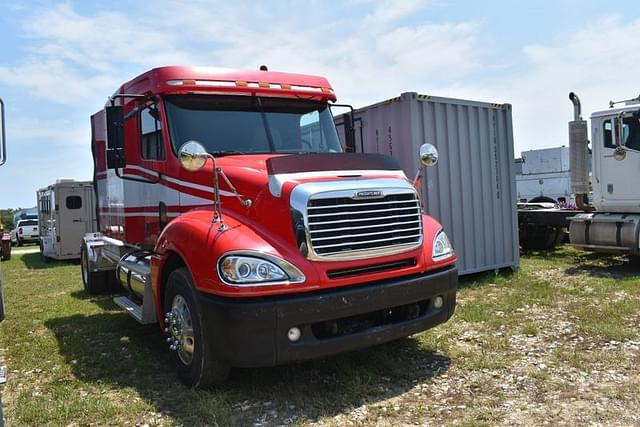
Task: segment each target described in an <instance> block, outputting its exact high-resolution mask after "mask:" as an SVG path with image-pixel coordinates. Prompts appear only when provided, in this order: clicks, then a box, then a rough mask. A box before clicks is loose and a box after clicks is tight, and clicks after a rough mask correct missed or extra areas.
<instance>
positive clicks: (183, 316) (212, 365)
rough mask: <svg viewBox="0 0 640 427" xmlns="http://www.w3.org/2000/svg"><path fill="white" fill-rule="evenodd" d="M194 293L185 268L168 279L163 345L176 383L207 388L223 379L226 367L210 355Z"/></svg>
mask: <svg viewBox="0 0 640 427" xmlns="http://www.w3.org/2000/svg"><path fill="white" fill-rule="evenodd" d="M194 289H195V286H194V284H193V279H192V278H191V274H190V273H189V271H188V270H187V269H186V268H178V269H176V270H174V271H173V272H171V274H170V275H169V278H168V280H167V288H166V292H165V297H164V312H165V313H166V314H165V327H166V330H167V331H168V334H169V337H168V338H167V342H168V343H169V344H170V348H171V350H174V351H175V353H176V354H175V358H174V361H175V364H176V370H177V371H178V377H179V378H180V380H181V381H182V382H183V383H184V384H185V385H187V386H189V387H210V386H213V385H217V384H221V383H222V382H224V380H226V379H227V377H228V376H229V366H228V365H227V364H226V363H224V362H222V361H220V360H217V359H216V358H215V356H214V354H213V351H212V349H213V348H214V345H215V340H214V337H211V336H210V335H209V334H207V330H206V325H204V324H203V322H202V313H201V311H200V307H199V305H198V302H197V301H196V298H195V294H194Z"/></svg>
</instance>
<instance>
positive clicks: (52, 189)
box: [37, 179, 96, 260]
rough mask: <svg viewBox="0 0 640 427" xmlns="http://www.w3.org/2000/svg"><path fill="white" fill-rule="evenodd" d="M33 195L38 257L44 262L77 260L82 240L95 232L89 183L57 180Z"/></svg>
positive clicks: (93, 205)
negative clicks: (35, 202)
mask: <svg viewBox="0 0 640 427" xmlns="http://www.w3.org/2000/svg"><path fill="white" fill-rule="evenodd" d="M37 195H38V218H39V224H40V254H41V255H42V256H43V258H44V259H47V258H53V259H58V260H63V259H74V258H80V243H81V242H82V237H83V236H84V235H85V234H87V233H92V232H94V231H95V230H96V210H95V196H94V192H93V183H92V182H91V181H74V180H72V179H59V180H57V181H56V183H55V184H52V185H49V186H47V187H45V188H42V189H40V190H38V192H37Z"/></svg>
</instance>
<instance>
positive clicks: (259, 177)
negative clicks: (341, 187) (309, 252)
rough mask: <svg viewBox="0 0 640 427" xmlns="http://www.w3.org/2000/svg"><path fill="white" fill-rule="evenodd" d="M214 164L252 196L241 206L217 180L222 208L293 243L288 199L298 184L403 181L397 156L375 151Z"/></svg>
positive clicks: (223, 160)
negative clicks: (246, 203) (378, 180)
mask: <svg viewBox="0 0 640 427" xmlns="http://www.w3.org/2000/svg"><path fill="white" fill-rule="evenodd" d="M218 166H219V167H220V168H221V169H222V170H223V171H224V173H225V174H226V176H227V177H228V178H229V181H230V182H231V183H232V184H233V186H234V187H235V188H236V190H237V192H238V193H239V194H241V195H242V197H244V198H245V199H250V200H251V207H249V208H246V207H244V206H242V205H241V204H240V203H239V202H238V200H237V199H236V198H235V197H234V196H233V191H232V189H231V187H229V185H228V184H227V183H225V182H224V180H223V179H221V183H220V188H221V190H222V196H223V197H222V201H223V204H224V206H225V209H233V210H234V211H235V212H236V213H237V214H238V215H241V216H242V217H245V218H246V219H247V221H248V222H254V224H255V226H256V227H257V228H263V229H264V230H265V232H269V231H271V232H273V231H274V230H277V232H278V233H279V234H280V236H281V237H286V238H287V239H286V240H288V241H290V242H291V243H293V242H295V237H294V235H293V231H292V230H293V227H292V225H291V206H290V201H289V198H290V194H291V191H293V189H294V188H295V187H296V186H298V185H299V184H303V183H308V182H319V181H344V180H363V179H364V180H366V179H377V178H396V179H400V180H403V181H406V180H407V177H406V176H405V174H404V172H403V171H402V170H401V169H400V166H399V165H398V163H397V161H396V160H395V159H393V158H391V157H389V156H384V155H379V154H356V153H326V154H293V155H238V156H225V157H222V158H220V159H219V160H218ZM265 237H266V236H265Z"/></svg>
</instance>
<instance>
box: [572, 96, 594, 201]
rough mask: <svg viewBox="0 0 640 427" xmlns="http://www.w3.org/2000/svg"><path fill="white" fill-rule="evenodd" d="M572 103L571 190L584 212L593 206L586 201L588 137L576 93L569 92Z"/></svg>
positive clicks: (587, 187)
mask: <svg viewBox="0 0 640 427" xmlns="http://www.w3.org/2000/svg"><path fill="white" fill-rule="evenodd" d="M569 100H571V102H572V103H573V121H570V122H569V168H570V169H571V191H572V192H573V193H574V194H575V195H576V205H577V207H578V208H579V209H582V210H583V211H585V212H592V211H594V210H595V208H594V207H593V206H592V205H590V204H588V203H586V202H585V199H586V195H587V193H588V192H589V139H588V133H587V121H586V120H582V108H581V105H580V98H578V95H576V94H575V93H573V92H571V93H569Z"/></svg>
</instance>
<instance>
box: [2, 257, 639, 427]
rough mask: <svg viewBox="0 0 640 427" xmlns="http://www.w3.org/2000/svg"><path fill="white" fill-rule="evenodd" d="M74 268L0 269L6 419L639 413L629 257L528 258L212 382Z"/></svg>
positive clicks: (320, 419)
mask: <svg viewBox="0 0 640 427" xmlns="http://www.w3.org/2000/svg"><path fill="white" fill-rule="evenodd" d="M4 265H5V263H3V267H4ZM78 270H79V269H78V267H77V265H76V264H74V263H49V264H46V265H45V264H42V263H41V262H40V261H39V257H38V255H37V254H35V253H32V254H24V255H19V256H16V257H15V258H12V260H11V261H9V263H8V264H7V268H6V269H5V270H4V272H5V279H6V281H7V284H6V294H7V295H6V296H7V304H8V307H9V308H10V313H11V316H10V317H8V318H7V320H5V322H3V323H2V324H0V340H1V342H2V346H1V348H0V354H1V355H2V357H3V358H4V359H5V362H6V365H7V368H8V372H9V378H8V382H7V385H6V386H4V390H2V393H3V396H2V397H3V403H4V405H5V416H6V417H7V420H8V424H9V425H71V426H78V425H129V426H134V425H140V426H145V425H149V426H151V425H189V426H190V425H224V426H226V425H247V426H271V425H302V426H307V425H308V426H343V425H356V426H369V425H380V426H397V425H463V426H471V425H473V426H476V425H531V426H538V425H554V426H555V425H571V426H573V425H640V375H639V374H638V368H637V367H638V366H639V365H640V337H639V335H638V325H639V324H640V267H638V266H637V265H636V264H633V263H631V262H630V261H629V260H627V259H626V258H624V257H610V256H604V255H594V254H588V253H584V252H580V251H576V250H573V249H567V248H564V249H560V250H558V251H555V252H552V253H530V254H524V255H523V257H522V263H521V269H520V270H519V271H518V272H516V273H509V272H502V273H500V274H497V275H496V274H493V273H489V274H483V275H479V276H475V277H467V278H464V279H463V280H461V283H460V289H459V293H458V301H459V303H458V307H457V309H456V314H455V316H454V317H453V318H452V319H451V320H450V321H449V322H447V323H446V324H444V325H440V326H438V327H436V328H434V329H432V330H430V331H426V332H424V333H421V334H417V335H415V336H413V337H410V338H407V339H403V340H400V341H397V342H392V343H388V344H385V345H381V346H378V347H374V348H370V349H365V350H362V351H357V352H354V353H349V354H345V355H341V356H337V357H333V358H327V359H322V360H318V361H314V362H308V363H301V364H292V365H287V366H281V367H276V368H269V369H246V370H240V369H239V370H235V371H234V372H233V373H232V376H231V378H230V379H229V381H228V382H227V383H225V384H224V386H222V387H220V388H218V389H214V390H208V391H207V390H188V389H186V388H185V387H183V386H182V385H181V384H180V383H179V382H178V381H177V380H176V378H175V374H174V373H173V372H172V371H171V369H170V368H169V366H170V356H171V355H170V354H169V351H168V350H167V349H166V348H165V345H164V344H163V343H162V342H161V340H160V339H159V335H158V332H157V330H156V329H155V328H153V327H148V328H141V327H140V326H139V325H137V324H136V323H135V321H133V320H131V319H130V318H128V317H127V316H126V315H125V314H123V313H122V312H121V311H120V310H119V309H118V308H117V307H115V306H114V305H113V303H112V301H111V297H110V296H104V297H99V298H87V297H86V296H85V295H84V294H83V292H82V291H81V288H82V285H81V282H80V277H79V271H78ZM45 355H46V357H45Z"/></svg>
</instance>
